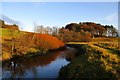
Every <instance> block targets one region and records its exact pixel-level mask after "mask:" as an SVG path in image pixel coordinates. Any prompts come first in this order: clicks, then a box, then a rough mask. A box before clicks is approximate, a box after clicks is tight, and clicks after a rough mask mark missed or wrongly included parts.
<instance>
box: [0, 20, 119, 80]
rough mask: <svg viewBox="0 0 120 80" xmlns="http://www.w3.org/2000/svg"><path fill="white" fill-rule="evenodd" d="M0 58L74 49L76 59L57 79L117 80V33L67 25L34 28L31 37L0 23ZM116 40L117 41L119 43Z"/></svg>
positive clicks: (85, 25) (107, 28)
mask: <svg viewBox="0 0 120 80" xmlns="http://www.w3.org/2000/svg"><path fill="white" fill-rule="evenodd" d="M1 24H2V28H0V31H1V32H2V34H0V36H1V39H2V40H1V41H0V43H1V44H2V50H1V51H2V52H1V53H2V54H1V55H2V58H1V59H0V60H2V61H5V60H9V59H11V58H13V57H16V56H22V57H23V58H24V57H31V56H34V55H41V54H47V52H48V51H50V50H55V49H59V48H64V47H66V46H68V47H72V48H75V49H76V50H77V52H76V53H75V55H76V57H75V58H73V59H72V60H70V63H69V64H68V65H66V66H63V67H62V68H61V70H60V71H59V76H58V79H66V78H69V79H71V80H79V79H83V78H89V79H95V80H96V79H98V78H105V79H107V80H110V79H112V80H119V79H120V76H119V75H120V47H119V41H118V39H119V38H118V33H117V30H116V29H115V28H114V27H113V26H112V25H111V26H109V25H101V24H96V23H93V22H86V23H79V24H77V23H71V24H68V25H66V26H65V27H62V28H59V29H58V28H55V27H54V28H53V29H51V28H49V27H43V26H37V27H36V28H35V33H33V32H25V31H20V30H19V27H18V26H17V25H15V24H13V25H7V24H5V23H4V21H1ZM119 40H120V39H119Z"/></svg>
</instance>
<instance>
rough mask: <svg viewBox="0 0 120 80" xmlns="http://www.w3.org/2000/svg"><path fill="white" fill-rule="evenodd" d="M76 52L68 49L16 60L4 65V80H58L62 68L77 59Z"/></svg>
mask: <svg viewBox="0 0 120 80" xmlns="http://www.w3.org/2000/svg"><path fill="white" fill-rule="evenodd" d="M75 53H76V50H75V49H74V48H70V47H67V48H66V49H65V50H58V51H54V52H50V53H49V54H46V55H40V56H35V57H32V58H27V59H22V58H19V59H16V60H15V61H8V62H5V63H3V65H2V66H3V70H2V75H3V76H2V77H3V78H57V76H58V73H59V70H60V68H61V67H63V66H65V65H67V64H68V63H69V62H70V60H71V59H73V58H74V57H75V55H74V54H75Z"/></svg>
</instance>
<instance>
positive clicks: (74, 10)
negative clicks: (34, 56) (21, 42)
mask: <svg viewBox="0 0 120 80" xmlns="http://www.w3.org/2000/svg"><path fill="white" fill-rule="evenodd" d="M0 4H2V12H0V15H1V16H2V17H1V18H2V19H3V20H4V21H5V22H6V23H10V24H13V23H14V24H18V25H19V26H20V27H21V28H22V29H23V30H25V31H33V30H34V25H35V24H37V25H43V26H45V27H47V26H50V27H54V26H56V27H62V26H65V25H67V24H68V23H79V22H95V23H100V24H102V25H113V26H115V28H116V29H118V3H117V2H2V3H0Z"/></svg>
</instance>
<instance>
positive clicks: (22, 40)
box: [0, 28, 64, 60]
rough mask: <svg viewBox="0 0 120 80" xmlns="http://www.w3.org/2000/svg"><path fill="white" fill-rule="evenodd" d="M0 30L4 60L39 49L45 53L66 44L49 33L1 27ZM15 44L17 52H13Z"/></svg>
mask: <svg viewBox="0 0 120 80" xmlns="http://www.w3.org/2000/svg"><path fill="white" fill-rule="evenodd" d="M0 32H2V34H0V36H1V39H2V41H1V42H0V43H1V44H2V55H3V60H4V59H9V58H11V57H12V55H21V54H27V53H34V52H38V51H40V52H41V53H43V50H50V49H58V48H60V47H63V46H64V43H62V42H61V41H60V40H58V39H57V38H55V37H53V36H51V35H48V34H35V33H31V32H24V31H18V30H9V29H4V28H0ZM13 45H15V46H14V47H15V48H14V49H15V52H14V54H11V51H12V47H13ZM44 52H45V51H44Z"/></svg>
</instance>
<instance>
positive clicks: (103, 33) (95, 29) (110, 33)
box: [34, 22, 118, 42]
mask: <svg viewBox="0 0 120 80" xmlns="http://www.w3.org/2000/svg"><path fill="white" fill-rule="evenodd" d="M34 32H36V33H40V34H50V35H52V36H55V37H57V38H59V39H60V40H62V41H64V42H69V41H85V42H86V41H91V39H92V38H94V37H118V31H117V29H115V28H114V27H113V25H101V24H97V23H94V22H83V23H81V22H80V23H79V24H78V23H70V24H67V25H66V26H65V27H62V28H60V27H52V28H51V27H44V26H42V25H40V26H38V25H36V26H35V29H34Z"/></svg>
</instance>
